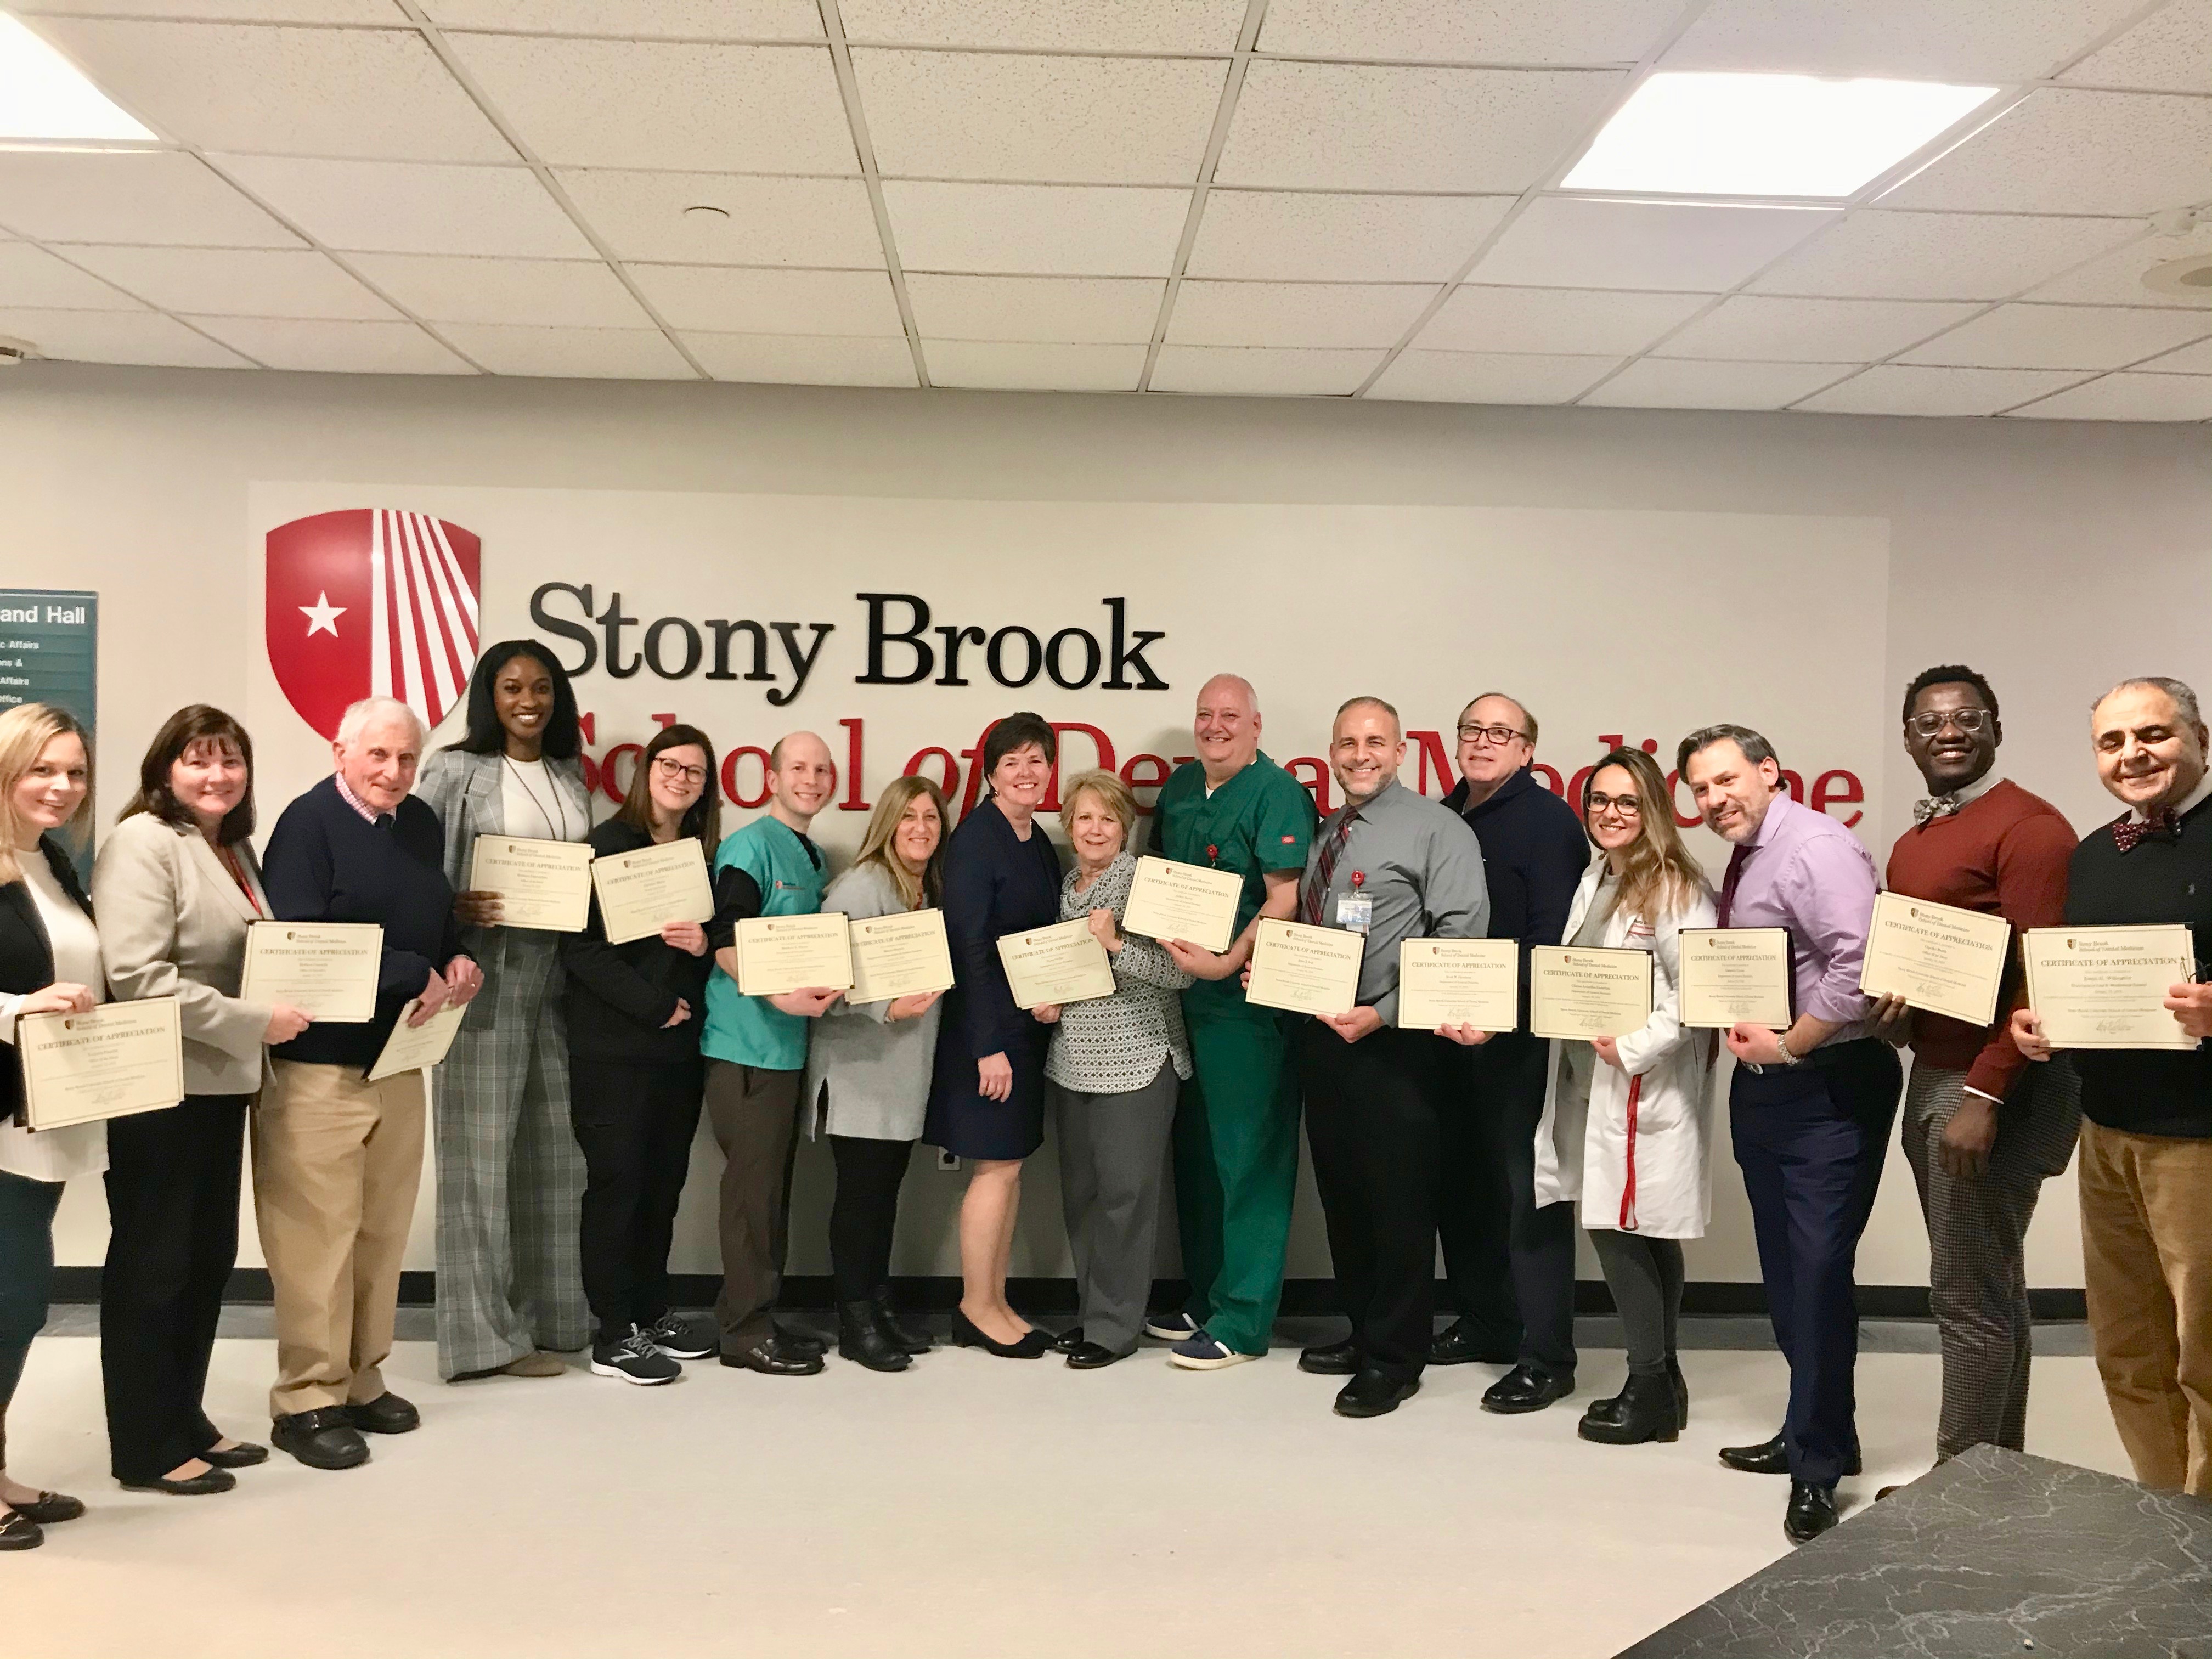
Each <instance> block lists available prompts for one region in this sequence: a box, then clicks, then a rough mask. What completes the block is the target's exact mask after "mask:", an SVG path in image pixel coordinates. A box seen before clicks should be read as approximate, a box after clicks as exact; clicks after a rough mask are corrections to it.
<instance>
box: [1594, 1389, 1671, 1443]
mask: <svg viewBox="0 0 2212 1659" xmlns="http://www.w3.org/2000/svg"><path fill="white" fill-rule="evenodd" d="M1680 1428H1681V1425H1680V1423H1679V1422H1678V1421H1677V1420H1676V1419H1675V1416H1674V1383H1672V1382H1670V1381H1669V1380H1668V1378H1667V1377H1666V1376H1663V1375H1662V1376H1637V1375H1636V1374H1634V1373H1633V1372H1631V1373H1630V1375H1629V1378H1628V1382H1627V1384H1626V1386H1625V1387H1624V1388H1623V1389H1621V1391H1620V1393H1619V1394H1617V1395H1613V1398H1612V1399H1610V1400H1601V1401H1598V1402H1597V1403H1596V1404H1595V1405H1593V1406H1592V1407H1590V1408H1589V1410H1588V1411H1586V1412H1584V1413H1583V1420H1582V1421H1581V1422H1579V1423H1577V1424H1576V1425H1575V1432H1576V1433H1577V1434H1578V1435H1580V1436H1581V1437H1583V1439H1585V1440H1593V1441H1595V1442H1596V1443H1598V1444H1599V1445H1601V1446H1640V1445H1642V1444H1643V1443H1644V1442H1645V1441H1647V1440H1662V1441H1664V1440H1673V1439H1674V1438H1675V1437H1677V1436H1678V1435H1679V1434H1680Z"/></svg>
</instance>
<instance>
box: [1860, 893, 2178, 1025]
mask: <svg viewBox="0 0 2212 1659" xmlns="http://www.w3.org/2000/svg"><path fill="white" fill-rule="evenodd" d="M2011 943H2012V924H2011V923H2010V922H2008V921H2006V920H2005V919H2004V918H2003V917H2002V916H1990V915H1983V914H1982V913H1981V912H1980V911H1978V910H1960V909H1958V908H1954V907H1953V906H1951V905H1948V904H1931V903H1929V902H1928V901H1927V900H1926V899H1916V898H1907V897H1905V896H1904V895H1903V894H1902V893H1878V894H1876V895H1875V901H1874V923H1873V925H1872V926H1871V927H1869V928H1868V929H1867V942H1866V962H1865V964H1864V965H1863V967H1861V968H1860V969H1859V989H1860V990H1862V991H1864V992H1865V993H1866V994H1868V995H1869V996H1870V997H1879V996H1900V997H1903V998H1904V999H1905V1001H1906V1002H1907V1003H1909V1004H1910V1005H1911V1006H1913V1007H1915V1008H1925V1009H1926V1010H1927V1011H1928V1012H1929V1013H1931V1014H1944V1015H1948V1017H1949V1018H1953V1019H1963V1020H1964V1021H1966V1024H1969V1025H1987V1024H1989V1023H1990V1021H1991V1020H1993V1019H1995V1018H1996V1017H1997V992H1998V990H1999V988H2000V987H2002V985H2003V983H2004V971H2005V953H2006V950H2007V947H2008V946H2009V945H2011ZM2160 994H2161V995H2163V993H2162V992H2161V993H2160ZM2161 1012H2163V1011H2161Z"/></svg>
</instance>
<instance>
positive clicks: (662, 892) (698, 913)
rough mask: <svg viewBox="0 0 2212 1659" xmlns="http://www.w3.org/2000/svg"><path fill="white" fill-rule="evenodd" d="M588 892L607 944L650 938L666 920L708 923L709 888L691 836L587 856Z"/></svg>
mask: <svg viewBox="0 0 2212 1659" xmlns="http://www.w3.org/2000/svg"><path fill="white" fill-rule="evenodd" d="M592 890H593V891H594V892H596V893H597V894H598V895H599V921H600V922H601V923H602V925H604V926H605V928H606V933H607V943H608V944H610V945H628V944H629V942H630V941H631V940H632V939H650V938H651V937H652V936H653V934H655V933H659V931H660V930H661V929H662V928H663V927H666V926H667V925H668V924H669V923H670V922H671V921H713V920H714V884H712V883H711V882H709V881H708V878H707V849H706V848H704V847H702V846H701V845H700V844H699V838H698V837H697V836H678V837H677V838H676V839H675V840H674V841H671V842H663V843H662V844H661V845H659V846H658V847H641V848H636V849H635V851H633V852H628V853H609V854H605V855H604V856H602V857H599V858H595V859H593V860H592Z"/></svg>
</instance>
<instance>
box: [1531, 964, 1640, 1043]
mask: <svg viewBox="0 0 2212 1659" xmlns="http://www.w3.org/2000/svg"><path fill="white" fill-rule="evenodd" d="M1650 1018H1651V955H1650V952H1649V951H1613V950H1604V949H1598V950H1584V949H1583V947H1582V946H1580V945H1537V946H1535V947H1534V949H1532V950H1531V951H1529V952H1528V1029H1529V1030H1530V1031H1531V1032H1533V1033H1534V1035H1536V1036H1540V1037H1561V1038H1565V1039H1569V1040H1573V1039H1577V1038H1579V1039H1580V1040H1581V1041H1583V1042H1589V1040H1590V1039H1591V1038H1592V1037H1601V1036H1627V1035H1628V1034H1629V1033H1630V1032H1631V1031H1635V1030H1642V1029H1643V1026H1644V1022H1645V1021H1646V1020H1648V1019H1650Z"/></svg>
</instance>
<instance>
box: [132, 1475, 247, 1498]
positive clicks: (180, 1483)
mask: <svg viewBox="0 0 2212 1659" xmlns="http://www.w3.org/2000/svg"><path fill="white" fill-rule="evenodd" d="M119 1484H120V1485H121V1486H122V1487H123V1490H124V1491H125V1492H167V1493H168V1495H169V1496H170V1497H172V1498H209V1497H212V1496H213V1495H214V1494H216V1492H230V1491H232V1490H234V1488H235V1487H236V1486H237V1485H238V1477H237V1476H236V1475H234V1474H232V1473H231V1472H230V1471H229V1470H228V1469H210V1470H209V1471H208V1472H207V1473H206V1474H188V1475H186V1476H185V1478H184V1479H183V1480H171V1479H170V1478H169V1477H168V1476H167V1475H166V1474H165V1475H163V1476H162V1477H161V1479H160V1480H125V1481H122V1482H120V1483H119Z"/></svg>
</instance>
